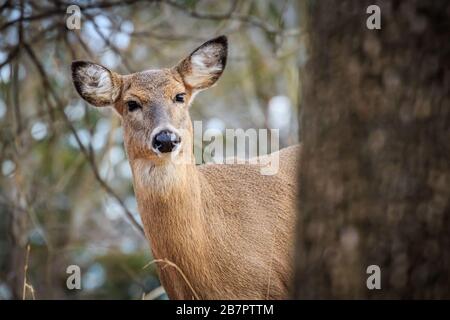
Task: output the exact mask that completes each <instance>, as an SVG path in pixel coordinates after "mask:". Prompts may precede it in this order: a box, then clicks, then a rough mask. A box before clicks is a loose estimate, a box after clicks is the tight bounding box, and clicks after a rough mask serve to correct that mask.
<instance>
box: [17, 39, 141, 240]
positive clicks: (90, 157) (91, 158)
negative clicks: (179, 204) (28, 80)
mask: <svg viewBox="0 0 450 320" xmlns="http://www.w3.org/2000/svg"><path fill="white" fill-rule="evenodd" d="M24 48H25V51H26V52H27V54H28V55H29V57H30V59H31V61H32V62H33V63H34V65H35V66H36V68H37V69H38V73H39V75H40V77H41V80H42V82H43V85H44V88H46V89H47V90H48V91H49V92H50V94H51V95H52V97H53V99H54V100H55V102H56V104H57V105H58V108H57V110H59V111H60V112H61V114H62V117H63V120H64V121H65V123H66V125H67V126H68V128H69V130H70V131H71V133H72V134H73V136H74V137H75V140H76V142H77V144H78V147H79V148H80V150H81V152H82V153H83V154H84V155H85V156H86V159H87V160H88V163H89V165H90V167H91V169H92V172H93V173H94V177H95V178H96V180H97V181H98V182H99V183H100V186H101V187H102V188H103V189H104V190H105V191H106V192H107V193H108V194H109V195H111V196H112V197H113V198H114V199H115V200H116V201H117V202H118V203H119V205H120V206H121V207H122V209H123V210H124V212H125V214H126V216H127V217H128V219H129V220H130V222H131V224H132V225H133V226H134V227H135V228H136V229H137V230H138V231H139V233H140V234H141V235H142V236H144V237H145V233H144V229H143V228H142V226H141V225H140V224H139V223H138V222H137V221H136V219H135V218H134V216H133V214H132V213H131V212H130V211H129V210H128V208H127V207H126V205H125V203H124V202H123V200H122V199H121V198H120V197H119V196H118V195H117V193H116V192H115V191H114V190H113V189H112V188H111V187H110V186H109V185H108V184H107V183H106V182H105V181H104V180H103V179H102V177H101V175H100V172H99V171H98V168H97V165H96V163H95V159H94V156H93V153H90V152H89V151H88V150H87V149H86V148H85V146H84V145H83V143H82V142H81V139H80V137H79V136H78V133H77V131H76V130H75V128H74V127H73V125H72V123H71V122H70V120H69V118H68V117H67V115H66V114H65V112H64V108H63V107H64V104H63V103H62V101H61V100H60V98H59V96H58V95H57V94H56V93H55V91H54V90H53V87H52V86H51V85H50V81H49V79H48V76H47V73H46V72H45V70H44V68H43V66H42V64H41V63H40V61H39V60H38V58H37V57H36V55H35V53H34V51H33V49H31V47H30V46H29V45H28V44H27V43H24Z"/></svg>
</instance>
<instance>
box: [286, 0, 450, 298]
mask: <svg viewBox="0 0 450 320" xmlns="http://www.w3.org/2000/svg"><path fill="white" fill-rule="evenodd" d="M372 4H377V5H378V6H379V7H380V9H381V30H369V29H368V28H367V27H366V19H367V18H368V17H369V16H370V15H369V14H367V13H366V8H367V7H368V6H369V5H372ZM309 9H310V14H311V15H310V24H309V37H310V40H311V42H310V60H309V62H308V64H307V66H306V69H305V70H302V72H303V73H304V74H306V77H305V78H306V81H305V83H304V84H303V85H304V86H303V93H304V100H303V102H302V109H303V111H302V112H303V115H302V118H301V128H302V132H301V136H302V141H303V154H302V160H301V164H300V167H301V173H300V176H299V179H300V196H299V221H298V243H297V256H296V279H295V290H294V297H295V298H300V299H303V298H450V201H449V199H450V95H449V88H450V68H449V62H450V42H449V34H450V28H449V19H448V17H449V13H450V3H449V2H448V1H445V0H443V1H356V0H355V1H350V0H349V1H346V0H343V1H341V0H339V1H311V3H310V6H309ZM370 265H377V266H379V267H380V270H381V289H380V290H377V289H374V290H369V289H368V288H367V286H366V280H367V278H368V277H369V276H370V274H367V273H366V269H367V267H368V266H370Z"/></svg>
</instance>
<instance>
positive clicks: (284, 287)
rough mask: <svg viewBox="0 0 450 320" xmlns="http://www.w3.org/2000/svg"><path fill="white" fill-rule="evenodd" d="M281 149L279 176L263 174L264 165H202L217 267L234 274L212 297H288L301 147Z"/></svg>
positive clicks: (207, 215) (223, 281) (206, 213)
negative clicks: (262, 166)
mask: <svg viewBox="0 0 450 320" xmlns="http://www.w3.org/2000/svg"><path fill="white" fill-rule="evenodd" d="M279 152H280V154H279V170H278V173H277V174H275V175H262V174H261V171H260V167H259V165H244V164H242V165H238V164H236V165H203V166H199V170H200V172H201V174H202V176H203V178H204V184H205V186H204V187H203V188H202V191H203V193H202V201H203V202H204V203H208V204H207V205H204V206H203V207H204V208H205V209H204V210H205V216H206V217H208V219H210V224H209V225H210V228H211V230H210V235H211V237H212V239H211V241H210V242H211V244H212V246H214V247H213V248H211V252H212V255H214V257H213V259H214V261H215V262H216V265H215V267H216V268H217V270H218V272H222V273H223V272H226V273H227V274H228V276H227V277H224V279H222V280H221V281H218V283H217V286H218V288H217V291H218V295H217V296H215V295H214V293H212V294H211V295H212V296H211V295H210V297H211V298H224V297H228V298H238V299H242V298H244V299H245V298H247V299H264V298H286V297H287V291H288V286H289V285H290V282H291V276H292V252H293V239H294V227H295V195H296V191H297V190H296V189H297V187H296V186H297V182H296V180H297V174H296V170H297V165H298V157H299V153H300V146H293V147H289V148H285V149H282V150H280V151H279ZM212 277H214V275H212ZM219 282H221V283H219Z"/></svg>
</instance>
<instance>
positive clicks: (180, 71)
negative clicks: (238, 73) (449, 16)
mask: <svg viewBox="0 0 450 320" xmlns="http://www.w3.org/2000/svg"><path fill="white" fill-rule="evenodd" d="M226 59H227V38H226V37H225V36H221V37H218V38H216V39H213V40H210V41H208V42H206V43H204V44H203V45H201V46H200V47H198V48H197V49H196V50H195V51H194V52H192V53H191V54H190V55H189V56H188V57H187V58H185V59H184V60H182V61H181V62H180V63H178V64H177V65H176V66H175V67H173V68H169V69H160V70H147V71H143V72H137V73H133V74H130V75H123V76H122V75H119V74H117V73H115V72H112V71H110V70H108V69H106V68H105V67H103V66H100V65H98V64H95V63H91V62H86V61H74V62H73V63H72V77H73V82H74V84H75V87H76V90H77V91H78V93H79V94H80V96H81V97H82V98H84V99H85V100H86V101H88V102H89V103H91V104H93V105H94V106H96V107H103V106H108V105H110V106H113V107H114V109H115V110H116V111H117V112H118V113H119V114H120V116H121V118H122V124H123V132H124V144H125V148H126V151H127V155H128V159H129V161H130V164H131V169H132V172H133V185H134V191H135V193H136V198H137V203H138V207H139V212H140V215H141V218H142V221H143V224H144V229H145V233H146V236H147V238H148V239H149V240H150V244H151V248H152V251H153V255H154V257H155V258H156V259H161V260H166V261H170V262H171V263H170V265H169V266H164V265H162V264H161V265H159V267H160V268H159V273H160V278H161V282H162V284H163V286H164V288H165V289H166V291H167V293H168V295H169V297H170V298H171V299H192V298H200V299H283V298H287V297H288V292H289V287H290V283H291V279H292V269H293V267H292V262H293V261H292V260H293V251H294V250H293V249H294V245H293V239H294V225H295V193H296V176H297V175H296V166H297V157H298V154H299V151H300V150H299V147H298V146H296V147H289V148H286V149H283V150H281V151H279V171H278V173H277V174H275V175H271V176H268V175H262V174H261V173H260V170H259V165H254V164H253V165H250V164H233V165H220V164H207V165H200V166H196V165H195V162H194V160H193V157H191V159H192V160H191V161H188V162H186V161H185V162H179V163H178V162H177V161H174V159H176V158H177V157H182V156H186V155H192V153H193V133H192V123H191V119H190V117H189V106H190V104H191V103H192V100H193V98H194V96H195V95H196V94H197V93H198V92H199V91H201V90H203V89H206V88H208V87H210V86H212V85H213V84H214V83H215V82H216V81H217V79H219V77H220V75H221V74H222V72H223V69H224V68H225V64H226ZM188 159H189V157H188ZM174 265H176V266H177V267H174Z"/></svg>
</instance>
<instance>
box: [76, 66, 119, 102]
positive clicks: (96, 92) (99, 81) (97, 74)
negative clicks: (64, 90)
mask: <svg viewBox="0 0 450 320" xmlns="http://www.w3.org/2000/svg"><path fill="white" fill-rule="evenodd" d="M78 75H79V77H80V80H81V81H80V82H81V83H82V86H81V90H82V92H83V94H84V95H86V96H89V97H92V98H95V99H98V100H103V101H110V102H111V103H112V102H113V101H115V100H116V98H117V96H118V95H119V90H118V89H116V88H115V87H114V85H113V82H112V79H111V74H110V72H109V71H108V70H106V69H105V68H103V67H101V66H99V65H96V64H90V65H88V66H85V67H82V68H80V70H79V73H78Z"/></svg>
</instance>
